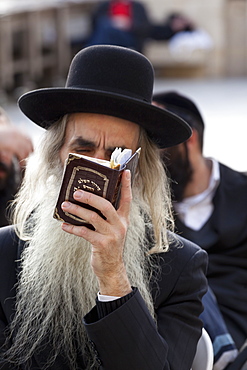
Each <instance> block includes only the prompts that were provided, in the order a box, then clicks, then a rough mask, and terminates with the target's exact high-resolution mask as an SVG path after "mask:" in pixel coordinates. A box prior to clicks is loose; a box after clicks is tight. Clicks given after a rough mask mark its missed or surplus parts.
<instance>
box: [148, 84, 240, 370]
mask: <svg viewBox="0 0 247 370" xmlns="http://www.w3.org/2000/svg"><path fill="white" fill-rule="evenodd" d="M153 100H154V102H155V104H158V105H160V106H163V107H164V108H166V109H167V110H170V111H171V112H173V113H175V114H177V115H178V116H180V117H181V118H183V119H184V120H185V121H186V122H187V123H189V124H190V126H191V128H192V130H193V134H192V136H191V137H190V138H189V139H188V140H187V141H186V142H185V143H183V144H180V145H178V146H174V147H172V148H169V149H166V150H165V151H164V152H163V154H164V156H163V159H164V162H165V164H166V166H167V168H168V171H169V173H170V177H171V181H172V182H171V187H172V194H173V206H174V210H175V216H176V227H177V231H178V233H179V234H180V235H182V236H183V237H185V238H187V239H189V240H192V241H193V242H195V243H197V244H198V245H200V246H201V247H202V248H204V249H205V250H206V251H207V252H208V255H209V267H208V273H207V277H208V281H209V286H210V287H211V289H212V291H213V293H214V294H215V296H216V299H217V301H218V305H219V308H220V312H221V314H222V316H223V319H224V320H225V323H226V326H227V330H228V331H229V333H230V335H231V336H232V338H233V340H234V342H235V344H236V346H237V348H238V349H241V347H242V346H243V345H244V342H245V340H246V338H247V320H246V318H247V285H246V281H247V269H246V261H247V228H246V224H247V176H246V174H244V173H240V172H237V171H234V170H233V169H231V168H229V167H227V166H225V165H223V164H222V163H219V162H218V161H217V160H215V159H213V158H205V157H204V156H203V139H204V138H203V134H204V121H203V118H202V115H201V113H200V112H199V109H198V108H197V106H196V105H195V104H194V102H193V101H192V100H191V99H189V98H188V97H186V96H182V95H180V94H178V93H176V92H173V91H171V92H165V93H159V94H155V95H154V97H153ZM214 302H215V301H214V298H213V297H212V295H211V296H209V294H207V295H206V296H205V298H204V306H205V308H206V309H205V312H204V314H203V315H204V316H203V317H202V318H203V321H204V325H205V326H206V325H207V324H208V325H209V326H210V328H208V327H207V329H208V331H211V329H212V330H213V336H214V337H215V338H212V335H211V339H215V343H213V344H214V351H215V361H216V362H217V360H218V359H219V358H220V357H221V354H222V352H223V351H228V350H229V349H234V343H233V342H232V340H231V338H229V334H226V333H225V334H223V332H224V331H225V329H226V328H225V329H223V332H222V333H221V335H218V333H217V332H216V331H215V329H214V326H215V325H216V326H217V321H216V322H215V325H213V320H215V317H220V312H217V307H216V309H213V310H211V312H210V310H209V309H208V307H210V306H211V307H212V306H214ZM212 312H214V313H216V315H214V314H212ZM214 316H215V317H214ZM217 320H218V319H217ZM220 320H221V319H220ZM209 334H210V333H209ZM229 339H230V340H229ZM220 342H221V343H220ZM224 347H225V348H224ZM246 349H247V348H246ZM231 353H232V354H233V357H234V353H235V352H231ZM221 360H222V359H221ZM232 360H233V358H231V357H230V358H225V360H224V361H223V363H224V364H225V365H226V364H227V363H228V362H229V361H232ZM216 368H217V369H223V368H225V367H224V365H223V367H222V364H221V365H220V367H215V369H216ZM236 369H240V367H237V368H236Z"/></svg>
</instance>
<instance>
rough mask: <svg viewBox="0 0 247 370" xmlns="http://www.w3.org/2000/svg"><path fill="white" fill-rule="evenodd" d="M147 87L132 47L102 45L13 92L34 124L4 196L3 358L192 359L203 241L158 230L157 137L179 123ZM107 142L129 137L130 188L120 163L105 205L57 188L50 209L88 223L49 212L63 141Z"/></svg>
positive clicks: (154, 363)
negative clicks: (12, 193)
mask: <svg viewBox="0 0 247 370" xmlns="http://www.w3.org/2000/svg"><path fill="white" fill-rule="evenodd" d="M152 90H153V69H152V66H151V64H150V62H149V61H148V60H147V59H146V58H145V57H144V56H143V55H142V54H140V53H138V52H136V51H133V50H130V49H127V48H122V47H118V46H107V45H102V46H92V47H89V48H85V49H83V50H82V51H81V52H79V53H78V54H77V55H76V56H75V58H74V59H73V61H72V63H71V67H70V71H69V75H68V79H67V83H66V87H65V88H51V89H40V90H36V91H32V92H29V93H27V94H25V95H24V96H22V97H21V98H20V101H19V104H20V107H21V109H22V111H23V112H24V113H25V114H26V115H27V116H28V117H29V118H31V119H32V120H33V121H34V122H35V123H37V124H38V125H40V126H42V127H45V128H47V131H46V135H45V137H44V140H43V141H42V143H41V145H40V147H39V148H37V150H36V152H35V153H34V155H33V156H32V158H30V160H29V163H28V166H27V170H26V176H25V180H24V182H23V186H22V189H21V190H20V193H19V195H18V197H17V199H16V202H15V207H14V211H15V214H14V221H15V225H16V226H15V229H14V230H13V228H11V227H7V228H4V229H3V230H2V231H1V233H0V238H1V244H0V246H1V247H0V248H1V249H0V255H1V259H0V261H1V262H0V263H1V266H0V284H1V285H0V299H1V301H0V304H1V305H0V315H1V316H0V319H1V322H0V323H1V341H2V343H4V342H5V344H4V347H3V352H2V361H3V364H4V365H3V368H4V369H5V368H6V369H9V368H15V366H16V367H18V366H19V367H21V368H30V369H44V368H49V369H63V370H64V369H77V368H80V369H89V368H93V369H96V368H101V369H107V370H110V369H112V370H116V369H118V370H121V369H122V370H126V369H132V370H134V369H136V370H140V369H142V370H145V369H146V370H150V369H155V370H159V369H160V370H161V369H162V370H164V369H180V370H189V369H190V368H191V364H192V361H193V358H194V355H195V351H196V346H197V342H198V339H199V337H200V335H201V327H202V323H201V321H200V319H199V318H198V316H199V315H200V313H201V311H202V304H201V298H202V296H203V294H204V293H205V292H206V289H207V283H206V278H205V269H206V265H207V254H206V252H204V251H203V250H202V249H200V248H199V247H197V246H196V245H194V244H192V243H190V242H188V241H186V240H184V239H182V238H179V237H177V236H175V234H173V232H172V231H171V230H172V224H173V221H172V216H171V213H170V209H171V204H170V196H169V188H168V186H167V182H166V175H165V172H164V170H163V165H162V162H161V160H160V158H159V149H158V148H159V147H161V148H164V147H167V146H170V145H175V144H178V143H179V142H182V141H184V140H186V139H187V138H188V137H189V136H190V134H191V131H190V128H189V127H188V125H187V124H186V123H185V122H184V121H183V120H182V119H180V118H178V117H177V116H175V115H173V114H171V113H169V112H168V111H164V110H163V109H160V108H157V107H154V106H153V105H152V102H151V100H152ZM115 147H121V148H129V149H132V151H135V150H136V149H137V148H139V147H141V154H140V159H139V164H138V168H137V174H136V176H135V178H134V183H133V187H132V189H131V182H130V177H131V174H130V172H129V171H128V170H127V171H124V173H123V176H122V180H121V199H120V203H119V207H118V209H115V208H114V207H113V206H112V204H111V203H110V202H109V201H108V200H106V199H105V198H103V197H99V196H97V195H96V194H93V193H89V192H85V191H82V190H77V191H75V193H74V199H75V200H76V201H77V204H74V203H71V202H67V201H66V202H64V203H63V204H62V207H63V210H64V211H66V212H69V213H70V214H72V215H75V216H76V217H79V218H81V219H83V220H86V221H88V222H89V223H90V224H92V225H93V226H94V229H93V230H92V229H89V228H87V227H85V226H74V225H72V224H66V223H60V222H59V221H57V220H55V219H53V211H54V207H55V204H56V201H57V196H58V193H59V188H60V185H61V179H62V173H63V167H64V161H65V160H66V158H67V156H68V154H69V153H70V152H72V153H78V154H85V155H87V156H89V157H94V158H100V159H109V158H110V155H111V153H112V151H113V150H114V148H115ZM80 203H84V204H85V203H86V204H88V205H90V206H92V207H94V208H96V209H97V210H99V211H100V212H101V214H103V216H104V218H103V217H101V216H100V215H99V214H98V213H97V212H95V211H94V210H92V209H86V208H84V207H82V206H80ZM78 204H79V205H78ZM3 256H4V257H3ZM3 260H4V262H3ZM18 272H19V274H18ZM6 276H7V278H6ZM96 297H97V298H96ZM95 299H96V304H95ZM4 366H5V367H4ZM11 366H12V367H11Z"/></svg>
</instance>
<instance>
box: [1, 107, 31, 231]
mask: <svg viewBox="0 0 247 370" xmlns="http://www.w3.org/2000/svg"><path fill="white" fill-rule="evenodd" d="M32 150H33V145H32V141H31V139H30V138H29V137H28V136H27V135H25V134H23V133H21V132H20V131H19V130H17V129H16V128H15V127H14V126H12V125H11V122H10V120H9V118H8V117H7V115H6V113H5V111H4V110H3V109H2V108H0V227H1V226H6V225H8V224H9V220H8V217H7V207H8V204H9V202H10V201H11V200H12V199H13V198H14V195H15V194H16V192H17V190H18V187H19V185H20V183H21V180H22V174H23V167H24V165H25V161H24V160H25V158H27V157H28V155H29V154H30V153H31V152H32Z"/></svg>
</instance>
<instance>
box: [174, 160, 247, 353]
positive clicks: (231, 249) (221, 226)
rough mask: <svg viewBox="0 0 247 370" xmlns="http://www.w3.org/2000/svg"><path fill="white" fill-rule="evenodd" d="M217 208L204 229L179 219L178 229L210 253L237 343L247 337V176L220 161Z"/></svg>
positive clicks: (215, 286) (212, 276) (213, 280)
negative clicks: (198, 228) (193, 226)
mask: <svg viewBox="0 0 247 370" xmlns="http://www.w3.org/2000/svg"><path fill="white" fill-rule="evenodd" d="M213 204H214V211H213V214H212V215H211V217H210V219H209V220H208V221H207V222H206V224H205V225H204V226H203V227H202V228H201V229H200V230H197V231H196V230H192V229H190V228H188V227H186V226H185V225H184V224H183V223H182V222H181V221H180V220H179V219H177V220H176V225H177V229H178V232H179V233H180V234H181V235H182V236H183V237H185V238H188V239H190V240H192V241H193V242H194V243H197V244H199V245H200V246H201V247H202V248H204V249H205V250H206V251H207V253H208V256H209V264H208V273H207V277H208V282H209V285H210V286H211V288H212V290H213V291H214V293H215V295H216V297H217V301H218V303H219V307H220V310H221V312H222V314H223V317H224V319H225V321H226V324H227V327H228V330H229V331H230V333H231V335H232V337H233V339H234V341H235V343H236V344H237V346H238V347H240V346H241V345H242V344H243V342H244V340H245V339H246V338H247V176H246V175H245V174H244V173H240V172H237V171H234V170H232V169H230V168H229V167H226V166H225V165H223V164H220V184H219V187H218V189H217V191H216V193H215V196H214V198H213Z"/></svg>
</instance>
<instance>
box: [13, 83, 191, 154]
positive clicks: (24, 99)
mask: <svg viewBox="0 0 247 370" xmlns="http://www.w3.org/2000/svg"><path fill="white" fill-rule="evenodd" d="M18 104H19V107H20V109H21V110H22V112H23V113H24V114H25V115H26V116H27V117H28V118H29V119H31V120H32V121H33V122H35V123H36V124H37V125H39V126H41V127H43V128H45V129H47V128H48V127H50V126H51V125H52V124H53V123H54V122H56V121H57V120H59V119H60V118H61V117H63V116H64V115H66V114H70V113H97V114H106V115H110V116H114V117H118V118H122V119H125V120H128V121H132V122H134V123H137V124H138V125H140V126H141V127H143V128H144V129H145V130H146V131H147V133H148V135H149V136H150V137H151V139H152V140H153V141H154V142H155V143H156V144H157V145H158V146H159V147H160V148H167V147H171V146H174V145H177V144H180V143H181V142H184V141H186V140H187V139H188V138H189V137H190V136H191V128H190V126H189V125H188V124H187V123H186V122H185V121H184V120H182V119H181V118H180V117H178V116H177V115H175V114H173V113H171V112H169V111H167V110H165V109H162V108H159V107H156V106H154V105H152V104H150V103H148V102H144V101H140V100H139V99H135V98H133V97H132V98H129V97H128V96H123V95H122V94H117V93H114V94H113V93H108V92H105V91H104V92H102V91H99V90H92V89H85V88H84V89H76V88H47V89H39V90H34V91H31V92H28V93H26V94H24V95H22V96H21V97H20V99H19V101H18Z"/></svg>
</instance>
